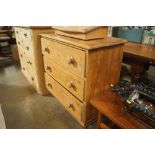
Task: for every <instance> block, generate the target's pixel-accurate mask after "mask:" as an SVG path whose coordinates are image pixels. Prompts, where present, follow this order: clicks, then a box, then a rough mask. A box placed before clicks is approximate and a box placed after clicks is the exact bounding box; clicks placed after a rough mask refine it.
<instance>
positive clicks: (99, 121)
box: [97, 112, 102, 129]
mask: <svg viewBox="0 0 155 155" xmlns="http://www.w3.org/2000/svg"><path fill="white" fill-rule="evenodd" d="M101 122H102V113H101V112H98V119H97V126H98V129H101V126H100V123H101Z"/></svg>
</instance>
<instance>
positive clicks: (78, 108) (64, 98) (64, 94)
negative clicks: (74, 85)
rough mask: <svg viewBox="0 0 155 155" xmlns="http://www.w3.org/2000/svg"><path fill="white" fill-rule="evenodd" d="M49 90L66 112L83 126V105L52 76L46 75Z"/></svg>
mask: <svg viewBox="0 0 155 155" xmlns="http://www.w3.org/2000/svg"><path fill="white" fill-rule="evenodd" d="M45 83H46V87H47V89H48V90H49V91H50V92H51V93H52V94H53V95H54V96H56V98H57V99H58V100H59V101H60V102H61V103H62V105H63V106H64V107H65V108H66V110H67V111H68V112H69V113H71V115H72V116H73V117H74V118H75V119H76V120H77V121H78V122H79V123H80V124H81V125H82V126H83V122H82V121H81V116H82V106H83V105H82V103H81V102H80V101H79V100H78V99H77V98H76V97H74V96H73V95H71V94H70V93H69V92H68V91H67V90H66V89H65V88H63V87H62V86H61V85H60V84H59V83H58V82H56V81H55V80H54V79H53V78H52V77H51V76H49V75H48V74H46V73H45ZM70 104H71V105H70Z"/></svg>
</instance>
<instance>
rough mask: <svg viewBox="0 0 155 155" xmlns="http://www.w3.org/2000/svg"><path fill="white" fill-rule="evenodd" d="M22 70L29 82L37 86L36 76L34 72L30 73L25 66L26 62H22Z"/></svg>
mask: <svg viewBox="0 0 155 155" xmlns="http://www.w3.org/2000/svg"><path fill="white" fill-rule="evenodd" d="M21 70H22V72H23V74H24V76H25V77H26V79H27V80H28V81H29V83H30V84H31V85H32V86H33V87H34V88H36V77H35V75H34V74H33V73H30V72H29V71H28V70H27V68H26V67H25V64H24V63H21Z"/></svg>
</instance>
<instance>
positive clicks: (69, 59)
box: [67, 56, 74, 64]
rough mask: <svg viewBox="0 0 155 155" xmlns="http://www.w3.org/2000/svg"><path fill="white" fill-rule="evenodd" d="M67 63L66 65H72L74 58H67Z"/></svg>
mask: <svg viewBox="0 0 155 155" xmlns="http://www.w3.org/2000/svg"><path fill="white" fill-rule="evenodd" d="M67 62H68V64H73V63H74V58H73V57H72V56H71V57H68V58H67Z"/></svg>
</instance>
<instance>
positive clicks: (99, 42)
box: [41, 33, 127, 50]
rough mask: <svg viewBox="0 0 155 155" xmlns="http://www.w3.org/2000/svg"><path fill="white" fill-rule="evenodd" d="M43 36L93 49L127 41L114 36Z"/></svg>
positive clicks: (42, 35)
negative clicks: (82, 37) (89, 38)
mask: <svg viewBox="0 0 155 155" xmlns="http://www.w3.org/2000/svg"><path fill="white" fill-rule="evenodd" d="M41 37H43V38H47V39H52V40H55V41H58V42H63V43H66V44H71V45H73V46H77V47H80V48H83V49H86V50H93V49H98V48H102V47H109V46H115V45H120V44H124V43H125V42H127V41H126V40H124V39H120V38H114V37H107V38H104V39H95V40H88V41H84V40H80V39H75V38H70V37H66V36H61V35H56V34H52V33H51V34H41Z"/></svg>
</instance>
